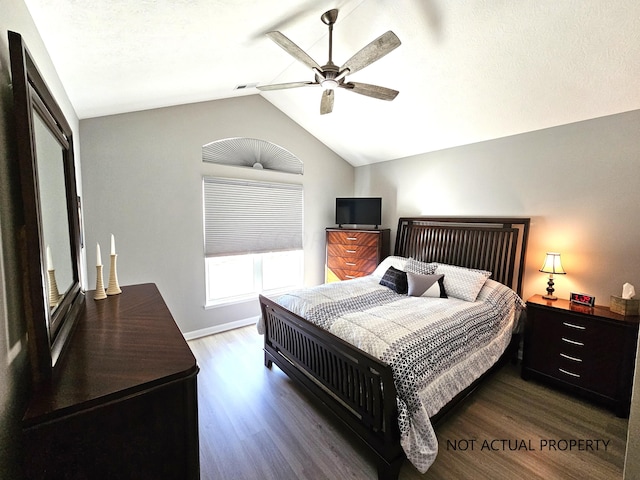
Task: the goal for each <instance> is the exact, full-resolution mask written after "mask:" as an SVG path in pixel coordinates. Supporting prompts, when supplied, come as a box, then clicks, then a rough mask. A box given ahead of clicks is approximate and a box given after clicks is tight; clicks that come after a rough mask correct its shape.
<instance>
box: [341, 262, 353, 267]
mask: <svg viewBox="0 0 640 480" xmlns="http://www.w3.org/2000/svg"><path fill="white" fill-rule="evenodd" d="M344 263H345V265H349V266H350V267H355V266H356V264H355V263H352V262H344Z"/></svg>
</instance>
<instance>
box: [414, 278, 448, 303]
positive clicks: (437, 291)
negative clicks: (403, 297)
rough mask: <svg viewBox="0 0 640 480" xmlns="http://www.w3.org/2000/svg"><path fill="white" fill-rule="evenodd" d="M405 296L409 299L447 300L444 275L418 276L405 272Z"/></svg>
mask: <svg viewBox="0 0 640 480" xmlns="http://www.w3.org/2000/svg"><path fill="white" fill-rule="evenodd" d="M407 285H408V292H407V295H409V296H410V297H434V298H447V294H446V291H445V288H444V275H420V274H419V273H411V272H407Z"/></svg>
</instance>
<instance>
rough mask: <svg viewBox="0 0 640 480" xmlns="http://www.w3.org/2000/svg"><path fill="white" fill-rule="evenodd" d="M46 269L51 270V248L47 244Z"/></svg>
mask: <svg viewBox="0 0 640 480" xmlns="http://www.w3.org/2000/svg"><path fill="white" fill-rule="evenodd" d="M47 270H53V259H52V258H51V249H50V248H49V245H47Z"/></svg>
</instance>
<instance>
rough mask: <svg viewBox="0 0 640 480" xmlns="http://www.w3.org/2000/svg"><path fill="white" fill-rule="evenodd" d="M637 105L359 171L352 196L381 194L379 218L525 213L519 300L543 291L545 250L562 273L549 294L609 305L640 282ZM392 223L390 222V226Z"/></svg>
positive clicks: (639, 121)
mask: <svg viewBox="0 0 640 480" xmlns="http://www.w3.org/2000/svg"><path fill="white" fill-rule="evenodd" d="M638 132H640V111H633V112H628V113H624V114H620V115H613V116H609V117H604V118H599V119H595V120H589V121H584V122H579V123H574V124H570V125H564V126H560V127H555V128H550V129H545V130H540V131H537V132H531V133H526V134H522V135H515V136H512V137H507V138H502V139H498V140H492V141H488V142H483V143H477V144H473V145H468V146H464V147H459V148H453V149H449V150H443V151H439V152H433V153H427V154H422V155H417V156H413V157H408V158H404V159H399V160H393V161H390V162H384V163H379V164H374V165H370V166H364V167H358V168H357V169H356V188H355V194H356V195H368V194H371V195H382V196H383V198H384V200H383V208H384V217H385V219H384V221H385V223H387V224H391V222H395V221H396V219H397V217H398V216H403V215H404V216H412V215H423V214H424V215H463V216H468V215H488V216H526V217H531V219H532V224H531V234H530V243H529V247H528V254H527V269H526V272H525V284H524V296H525V298H526V297H528V296H531V295H533V294H535V293H544V291H545V288H546V281H547V277H546V275H545V274H542V273H539V272H538V269H539V268H540V266H541V265H542V261H543V260H544V254H545V252H547V251H557V252H560V253H561V255H562V257H561V258H562V263H563V265H564V267H565V270H566V271H567V275H565V276H557V275H556V277H555V284H556V285H555V287H556V295H558V296H560V297H563V298H568V295H569V293H570V291H578V292H586V293H590V294H592V295H595V296H596V301H597V303H598V304H603V305H608V303H609V297H610V295H612V294H614V295H620V294H621V292H622V284H623V283H625V282H630V283H632V284H634V285H636V286H638V287H640V249H638V244H639V241H640V220H638V213H637V209H638V207H639V206H640V174H639V171H638V165H639V163H638V160H639V158H640V135H638ZM392 226H393V227H395V224H392Z"/></svg>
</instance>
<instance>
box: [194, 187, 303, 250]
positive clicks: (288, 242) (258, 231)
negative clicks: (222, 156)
mask: <svg viewBox="0 0 640 480" xmlns="http://www.w3.org/2000/svg"><path fill="white" fill-rule="evenodd" d="M203 180H204V181H203V188H204V217H205V218H204V229H205V254H206V255H207V256H208V257H214V256H222V255H239V254H246V253H264V252H274V251H283V250H298V249H301V248H302V198H303V192H302V185H292V184H285V183H267V182H255V181H249V180H236V179H230V178H217V177H204V179H203Z"/></svg>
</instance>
